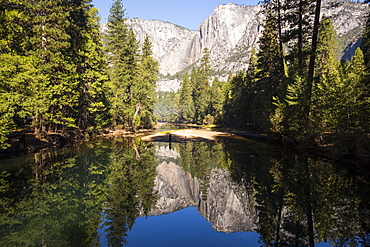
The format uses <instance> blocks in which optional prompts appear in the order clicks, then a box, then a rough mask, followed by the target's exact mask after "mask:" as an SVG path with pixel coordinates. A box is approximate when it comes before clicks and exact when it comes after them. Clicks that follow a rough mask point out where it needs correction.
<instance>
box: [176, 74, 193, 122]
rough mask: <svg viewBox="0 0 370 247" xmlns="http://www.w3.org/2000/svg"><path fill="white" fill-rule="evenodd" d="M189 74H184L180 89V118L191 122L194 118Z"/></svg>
mask: <svg viewBox="0 0 370 247" xmlns="http://www.w3.org/2000/svg"><path fill="white" fill-rule="evenodd" d="M190 83H191V82H190V79H189V75H188V74H187V73H186V74H185V75H184V78H183V81H182V85H181V89H180V116H179V117H180V120H183V121H186V122H192V121H193V120H194V111H195V109H194V102H193V97H192V87H191V85H190Z"/></svg>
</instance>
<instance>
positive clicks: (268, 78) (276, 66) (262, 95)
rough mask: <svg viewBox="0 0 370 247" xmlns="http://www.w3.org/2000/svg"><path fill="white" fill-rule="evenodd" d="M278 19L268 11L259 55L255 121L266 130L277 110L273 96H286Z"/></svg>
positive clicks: (280, 97)
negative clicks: (277, 25)
mask: <svg viewBox="0 0 370 247" xmlns="http://www.w3.org/2000/svg"><path fill="white" fill-rule="evenodd" d="M276 30H277V27H276V21H275V17H274V15H273V13H272V11H269V12H268V15H267V18H266V24H265V25H264V30H263V32H262V37H261V38H260V51H259V53H258V56H257V59H258V60H257V71H258V72H257V75H256V77H257V82H256V93H257V94H256V97H255V99H254V105H255V106H258V108H257V107H256V108H255V109H254V114H253V115H254V116H255V123H256V125H257V126H260V127H261V128H262V129H264V130H269V129H270V128H271V127H270V123H269V119H270V116H271V114H273V112H274V110H275V106H274V105H273V104H272V101H273V97H275V98H276V97H277V98H279V99H280V100H282V98H283V97H284V96H285V86H284V85H283V84H284V83H285V82H284V76H285V72H284V69H282V66H281V60H280V59H281V57H280V56H281V54H280V52H279V49H280V48H279V47H280V45H279V42H278V33H277V31H276Z"/></svg>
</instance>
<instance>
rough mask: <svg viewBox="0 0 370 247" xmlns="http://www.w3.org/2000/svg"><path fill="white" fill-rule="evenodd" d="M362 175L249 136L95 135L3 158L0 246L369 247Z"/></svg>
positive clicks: (369, 194)
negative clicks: (165, 138) (177, 139)
mask: <svg viewBox="0 0 370 247" xmlns="http://www.w3.org/2000/svg"><path fill="white" fill-rule="evenodd" d="M369 177H370V176H369V174H368V173H367V172H364V171H354V170H348V169H347V168H346V167H344V166H342V165H339V164H334V163H330V162H327V161H324V160H321V159H314V158H309V157H306V156H301V155H298V154H296V153H294V152H291V151H287V150H283V149H280V148H277V147H272V146H269V145H267V144H262V143H258V142H253V141H247V140H235V139H229V138H220V139H218V140H217V141H215V142H198V143H190V142H189V143H172V144H171V145H169V144H168V143H150V142H142V141H141V140H140V139H139V138H125V139H119V140H114V141H107V140H104V141H103V140H96V141H94V142H90V143H87V144H83V145H79V146H76V147H71V148H65V149H63V150H45V151H43V152H40V153H37V154H32V155H28V156H24V157H21V158H15V159H7V160H1V161H0V194H1V200H0V225H1V226H0V246H123V245H127V246H307V245H309V244H310V243H311V244H313V243H314V244H315V245H316V246H331V245H333V246H366V245H369V244H370V179H369Z"/></svg>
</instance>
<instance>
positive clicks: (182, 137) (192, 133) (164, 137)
mask: <svg viewBox="0 0 370 247" xmlns="http://www.w3.org/2000/svg"><path fill="white" fill-rule="evenodd" d="M170 135H171V142H201V141H214V140H215V138H216V137H218V136H226V137H232V136H233V134H230V133H227V132H218V131H212V130H204V129H200V130H198V129H187V130H177V131H171V132H170V133H157V134H154V135H149V136H144V137H142V138H141V139H142V140H143V141H150V142H169V141H170Z"/></svg>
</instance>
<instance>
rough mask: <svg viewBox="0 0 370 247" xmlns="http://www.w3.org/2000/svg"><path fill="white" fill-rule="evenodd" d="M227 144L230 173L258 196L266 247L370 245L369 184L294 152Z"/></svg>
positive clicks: (362, 177)
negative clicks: (326, 243) (324, 243)
mask: <svg viewBox="0 0 370 247" xmlns="http://www.w3.org/2000/svg"><path fill="white" fill-rule="evenodd" d="M241 147H242V145H240V144H233V143H231V145H225V150H226V153H227V154H228V158H229V159H231V161H232V162H231V164H232V165H231V166H230V168H229V170H230V173H231V174H232V177H233V179H234V180H235V181H238V182H239V183H241V184H243V185H244V186H245V187H246V189H247V190H249V191H253V192H254V195H255V203H256V210H257V214H258V232H259V233H260V234H261V238H262V241H263V243H264V245H266V246H307V245H309V246H314V244H315V243H317V242H320V241H331V242H332V244H335V245H336V246H364V245H369V244H370V235H369V233H370V179H369V176H368V174H366V173H365V174H354V173H352V172H351V170H349V169H347V168H345V167H343V166H341V165H339V164H333V163H330V162H326V161H324V160H320V159H314V158H310V157H307V156H301V155H297V154H295V153H292V152H290V151H289V150H273V149H272V150H270V152H271V153H270V154H269V155H267V154H266V151H267V150H268V149H257V148H252V149H251V150H250V156H249V158H248V155H249V154H248V153H246V154H244V153H243V152H242V149H241Z"/></svg>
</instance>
